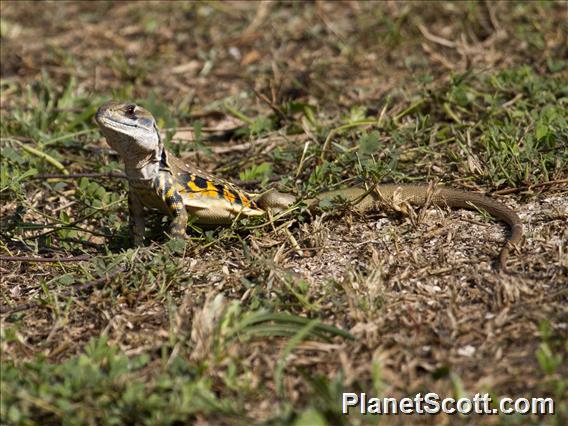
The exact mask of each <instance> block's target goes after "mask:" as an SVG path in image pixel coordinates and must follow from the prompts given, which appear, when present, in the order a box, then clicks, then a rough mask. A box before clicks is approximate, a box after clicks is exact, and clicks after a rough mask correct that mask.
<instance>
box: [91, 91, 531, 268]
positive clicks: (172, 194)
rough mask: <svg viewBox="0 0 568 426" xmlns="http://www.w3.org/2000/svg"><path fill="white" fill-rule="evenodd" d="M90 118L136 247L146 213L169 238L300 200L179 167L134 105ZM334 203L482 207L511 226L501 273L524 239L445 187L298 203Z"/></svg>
mask: <svg viewBox="0 0 568 426" xmlns="http://www.w3.org/2000/svg"><path fill="white" fill-rule="evenodd" d="M95 120H96V122H97V124H98V126H99V127H100V129H101V130H102V132H103V134H104V136H105V137H106V140H107V142H108V143H109V145H110V146H111V147H112V148H113V149H114V150H116V151H117V152H118V153H119V155H120V156H121V157H122V159H123V161H124V165H125V170H126V175H127V177H128V181H129V196H128V200H129V210H130V230H131V235H132V240H133V243H134V245H136V246H138V245H142V244H143V242H144V208H148V209H152V210H158V211H161V212H163V213H165V214H168V215H170V216H171V217H172V223H171V227H170V236H171V237H174V238H184V237H186V227H187V221H188V214H189V215H191V216H192V217H193V218H194V219H195V223H197V224H204V225H228V224H231V223H232V222H233V221H234V220H235V219H236V218H237V217H243V216H262V215H264V214H266V212H267V211H268V210H271V211H274V212H279V211H283V210H285V209H287V208H288V207H289V206H291V205H292V204H294V203H295V202H296V201H298V200H297V199H296V197H294V196H293V195H290V194H284V193H281V192H277V191H269V192H267V193H265V194H263V195H261V196H260V197H256V199H255V200H253V199H254V198H255V196H254V195H251V194H247V193H246V192H244V191H242V190H240V189H238V188H236V187H235V186H233V185H232V184H230V183H229V182H226V181H224V180H222V179H219V178H216V177H214V176H211V175H209V174H208V173H205V172H203V171H201V170H199V169H197V168H195V167H193V166H191V165H189V164H185V163H184V162H182V161H181V160H179V159H178V158H176V157H174V156H173V155H172V154H171V153H169V152H168V151H167V150H166V149H164V146H163V144H162V142H161V140H160V136H159V132H158V128H157V127H156V122H155V120H154V117H152V115H151V114H150V113H149V112H148V111H146V110H145V109H144V108H142V107H140V106H138V105H135V104H132V103H119V102H116V101H110V102H107V103H106V104H104V105H102V106H101V107H100V108H99V109H98V111H97V114H96V116H95ZM337 198H341V199H344V200H346V201H348V202H352V203H353V204H354V208H355V209H356V210H358V211H360V212H362V213H364V212H366V211H368V210H369V209H371V208H373V207H375V206H377V204H378V202H380V201H385V202H387V203H394V202H396V201H397V200H403V201H405V202H408V203H410V204H414V205H418V206H421V205H424V204H425V203H427V202H428V200H430V202H432V204H434V205H439V206H446V205H447V206H449V207H456V208H464V209H480V210H485V211H487V212H488V213H489V214H491V215H492V216H494V217H496V218H497V219H500V220H502V221H504V222H506V223H507V224H508V225H509V226H510V227H511V236H510V238H509V239H508V240H507V242H506V243H505V245H504V246H503V248H502V249H501V252H500V254H499V267H500V268H501V269H503V270H505V269H506V262H507V258H508V255H509V251H510V249H511V247H512V246H513V245H515V244H517V243H519V241H520V240H521V237H522V234H523V227H522V223H521V220H520V218H519V216H518V215H517V214H516V213H515V212H514V211H513V210H511V209H509V208H508V207H506V206H505V205H503V204H501V203H499V202H497V201H494V200H492V199H491V198H489V197H486V196H483V195H480V194H476V193H471V192H463V191H458V190H455V189H451V188H444V187H435V188H434V189H433V190H430V188H429V187H428V185H399V184H381V185H379V186H377V187H375V188H373V190H372V191H367V190H365V189H363V188H358V187H353V188H347V189H340V190H336V191H328V192H323V193H321V194H318V195H317V196H316V197H314V198H312V199H309V200H304V202H305V203H306V204H307V205H308V207H309V208H310V209H317V207H318V205H319V203H320V202H321V201H324V200H330V201H332V200H333V199H337Z"/></svg>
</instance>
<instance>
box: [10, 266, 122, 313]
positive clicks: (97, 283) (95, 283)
mask: <svg viewBox="0 0 568 426" xmlns="http://www.w3.org/2000/svg"><path fill="white" fill-rule="evenodd" d="M125 270H126V268H125V267H119V268H118V269H116V270H114V271H113V272H111V273H110V274H107V275H105V276H104V277H101V278H97V279H96V280H92V281H89V282H86V283H85V284H81V285H80V286H77V287H74V288H72V289H70V290H68V291H64V292H62V293H61V294H59V297H69V296H71V295H72V294H73V293H79V292H83V291H86V290H90V289H92V288H95V287H99V286H101V285H102V284H105V283H107V282H108V281H110V280H111V279H113V278H114V277H116V276H117V275H118V274H121V273H123V272H124V271H125ZM40 305H41V304H40V302H30V303H24V304H22V305H16V306H0V314H1V315H4V314H13V313H16V312H20V311H25V310H28V309H32V308H36V307H39V306H40Z"/></svg>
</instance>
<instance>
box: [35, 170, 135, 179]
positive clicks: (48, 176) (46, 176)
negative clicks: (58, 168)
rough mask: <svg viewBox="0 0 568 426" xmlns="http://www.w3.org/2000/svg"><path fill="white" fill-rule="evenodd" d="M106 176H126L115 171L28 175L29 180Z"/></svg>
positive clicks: (122, 177)
mask: <svg viewBox="0 0 568 426" xmlns="http://www.w3.org/2000/svg"><path fill="white" fill-rule="evenodd" d="M83 177H86V178H108V179H127V176H126V175H125V174H124V173H115V172H108V173H69V174H68V175H64V174H60V173H47V174H41V175H35V176H32V177H30V178H29V179H30V180H37V179H44V180H45V179H78V178H83Z"/></svg>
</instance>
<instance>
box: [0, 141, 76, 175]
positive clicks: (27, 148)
mask: <svg viewBox="0 0 568 426" xmlns="http://www.w3.org/2000/svg"><path fill="white" fill-rule="evenodd" d="M3 140H6V141H11V142H13V143H15V144H17V145H19V146H20V148H22V149H23V150H24V151H26V152H28V153H29V154H32V155H35V156H36V157H39V158H41V159H43V160H45V161H47V162H48V163H49V164H51V165H52V166H53V167H55V168H56V169H58V170H61V172H62V173H63V174H69V173H68V172H67V169H66V168H65V166H64V165H63V164H61V163H60V162H59V161H57V160H56V159H55V158H53V157H52V156H51V155H49V154H46V153H45V152H43V151H40V150H39V149H36V148H33V147H31V146H29V145H25V144H23V143H22V142H20V141H19V140H17V139H10V138H7V139H3Z"/></svg>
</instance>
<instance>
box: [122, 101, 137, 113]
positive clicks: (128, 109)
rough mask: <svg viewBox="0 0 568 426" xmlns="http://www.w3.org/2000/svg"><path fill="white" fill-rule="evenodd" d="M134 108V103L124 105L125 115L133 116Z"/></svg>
mask: <svg viewBox="0 0 568 426" xmlns="http://www.w3.org/2000/svg"><path fill="white" fill-rule="evenodd" d="M135 109H136V105H134V104H128V105H126V107H125V109H124V112H125V113H126V115H129V116H133V115H134V110H135Z"/></svg>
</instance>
